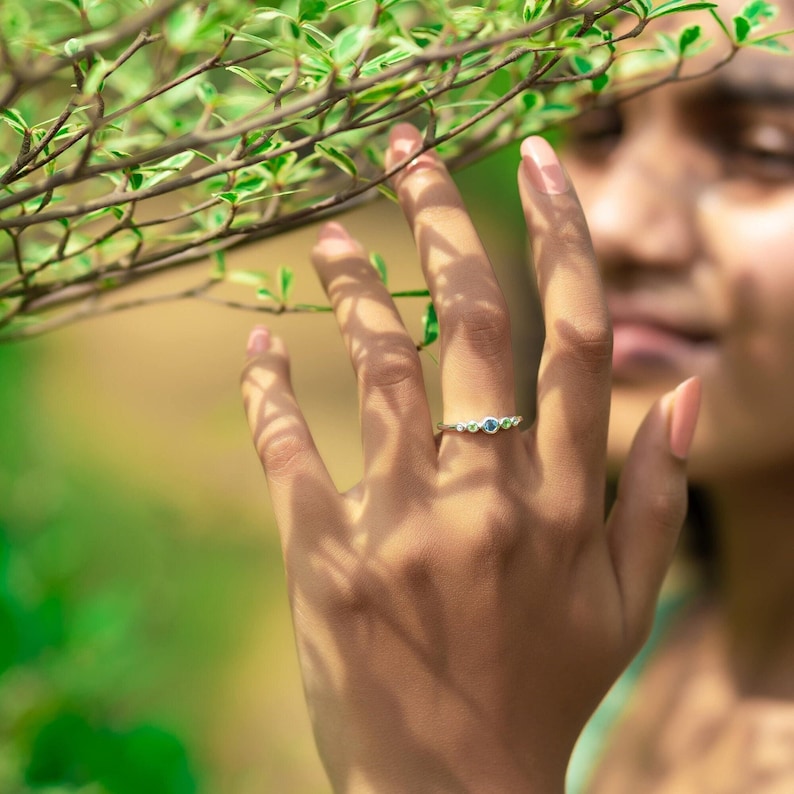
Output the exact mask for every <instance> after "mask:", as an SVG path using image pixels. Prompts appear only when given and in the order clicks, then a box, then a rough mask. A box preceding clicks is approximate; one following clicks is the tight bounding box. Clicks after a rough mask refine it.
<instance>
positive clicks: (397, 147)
mask: <svg viewBox="0 0 794 794" xmlns="http://www.w3.org/2000/svg"><path fill="white" fill-rule="evenodd" d="M423 143H424V138H423V137H422V133H421V132H419V130H418V129H416V127H414V125H413V124H405V123H403V124H396V125H395V126H394V127H392V130H391V132H390V133H389V150H388V151H387V152H386V167H387V168H392V167H393V166H395V165H397V164H398V163H402V162H404V161H405V160H406V159H408V158H409V157H411V156H412V155H416V157H414V159H413V160H411V162H410V163H409V164H408V165H407V166H406V167H405V168H403V169H402V170H401V171H400V172H399V173H398V174H395V176H394V179H395V180H396V181H397V182H399V181H400V180H401V179H402V177H403V176H404V175H405V174H407V173H408V172H410V171H417V170H419V169H421V168H427V167H428V166H434V165H435V164H436V162H437V161H438V156H437V155H436V154H435V152H433V151H427V152H422V154H418V155H417V154H416V153H417V152H418V151H419V150H420V149H421V148H422V144H423Z"/></svg>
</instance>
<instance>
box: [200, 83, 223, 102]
mask: <svg viewBox="0 0 794 794" xmlns="http://www.w3.org/2000/svg"><path fill="white" fill-rule="evenodd" d="M196 96H197V97H198V99H199V102H201V104H202V105H214V104H215V103H216V102H217V101H218V90H217V89H216V88H215V86H214V85H213V84H212V83H211V82H209V80H202V81H201V82H200V83H199V84H198V85H197V86H196Z"/></svg>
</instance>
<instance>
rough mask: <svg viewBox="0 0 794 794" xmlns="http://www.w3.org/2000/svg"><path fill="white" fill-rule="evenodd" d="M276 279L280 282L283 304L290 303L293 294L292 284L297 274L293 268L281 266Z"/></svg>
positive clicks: (279, 291)
mask: <svg viewBox="0 0 794 794" xmlns="http://www.w3.org/2000/svg"><path fill="white" fill-rule="evenodd" d="M276 278H277V280H278V293H279V297H280V298H281V302H282V303H288V302H289V298H290V295H291V294H292V282H293V280H294V279H295V273H294V271H293V270H292V268H289V267H287V266H286V265H281V266H280V267H279V269H278V270H277V271H276Z"/></svg>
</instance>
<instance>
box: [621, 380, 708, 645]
mask: <svg viewBox="0 0 794 794" xmlns="http://www.w3.org/2000/svg"><path fill="white" fill-rule="evenodd" d="M699 406H700V381H699V380H698V379H697V378H691V379H690V380H688V381H685V382H684V383H682V384H681V385H680V386H679V387H678V388H677V389H676V390H675V392H672V393H670V394H667V395H665V397H663V398H662V399H661V400H659V401H658V402H657V403H656V404H655V405H654V406H653V407H652V408H651V410H650V412H649V413H648V415H647V417H646V418H645V421H644V422H643V424H642V425H641V427H640V429H639V430H638V431H637V435H636V437H635V439H634V442H633V444H632V447H631V451H630V452H629V457H628V459H627V461H626V464H625V466H624V468H623V473H622V475H621V477H620V481H619V483H618V493H617V499H616V501H615V504H614V505H613V507H612V510H611V512H610V515H609V520H608V522H607V538H608V542H609V546H610V551H611V555H612V559H613V562H614V566H615V573H616V575H617V577H618V581H619V583H620V590H621V593H622V595H623V607H624V614H625V615H626V620H625V623H626V626H627V627H628V628H629V631H630V632H633V634H634V637H635V639H636V641H637V643H638V644H639V643H641V642H644V640H645V639H646V637H647V633H648V632H649V631H650V628H651V624H652V622H653V616H654V610H655V605H656V600H657V598H658V596H659V590H660V589H661V586H662V580H663V579H664V576H665V573H666V572H667V569H668V568H669V566H670V562H671V561H672V558H673V552H674V550H675V545H676V542H677V540H678V536H679V533H680V530H681V524H682V523H683V520H684V516H685V514H686V502H687V482H686V464H685V458H686V455H687V451H688V448H689V444H690V443H691V440H692V436H693V434H694V430H695V424H696V422H697V414H698V409H699Z"/></svg>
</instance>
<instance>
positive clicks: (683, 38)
mask: <svg viewBox="0 0 794 794" xmlns="http://www.w3.org/2000/svg"><path fill="white" fill-rule="evenodd" d="M701 33H702V28H701V27H700V25H689V26H688V27H686V28H684V29H683V30H682V31H681V33H680V35H679V36H678V52H679V53H680V54H681V55H685V54H686V51H687V50H688V49H689V48H690V47H691V46H692V45H693V44H694V43H695V42H696V41H697V40H698V39H699V38H700V34H701Z"/></svg>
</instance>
